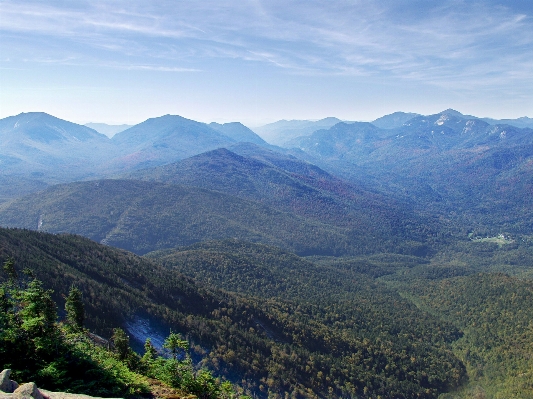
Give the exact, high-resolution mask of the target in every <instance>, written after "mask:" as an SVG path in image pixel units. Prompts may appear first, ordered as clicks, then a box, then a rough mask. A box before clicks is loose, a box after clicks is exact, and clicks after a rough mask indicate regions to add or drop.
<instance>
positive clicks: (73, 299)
mask: <svg viewBox="0 0 533 399" xmlns="http://www.w3.org/2000/svg"><path fill="white" fill-rule="evenodd" d="M65 310H66V312H67V324H68V326H69V327H70V328H71V329H72V330H74V331H81V330H83V322H84V320H85V310H84V308H83V300H82V293H81V291H80V290H79V289H78V288H77V287H74V286H72V287H70V291H69V293H68V296H67V301H66V302H65Z"/></svg>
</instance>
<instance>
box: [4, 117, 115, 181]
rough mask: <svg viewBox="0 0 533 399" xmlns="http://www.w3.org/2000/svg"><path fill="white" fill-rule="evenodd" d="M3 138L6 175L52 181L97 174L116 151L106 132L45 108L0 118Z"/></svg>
mask: <svg viewBox="0 0 533 399" xmlns="http://www.w3.org/2000/svg"><path fill="white" fill-rule="evenodd" d="M0 141H1V143H2V145H1V146H0V165H1V166H2V174H3V175H23V176H26V177H29V176H34V177H37V178H41V179H43V178H44V179H48V180H52V181H54V180H55V181H62V180H63V181H64V180H65V179H76V178H83V177H87V176H91V175H94V169H95V168H97V167H98V165H99V163H100V162H102V161H103V160H105V159H106V158H107V157H109V156H110V154H111V153H112V151H113V148H112V146H111V143H110V141H109V139H108V138H107V137H106V136H104V135H103V134H100V133H98V132H97V131H95V130H93V129H90V128H88V127H86V126H81V125H77V124H75V123H71V122H67V121H65V120H62V119H59V118H56V117H53V116H51V115H48V114H45V113H42V112H30V113H24V114H19V115H16V116H11V117H8V118H4V119H2V120H0Z"/></svg>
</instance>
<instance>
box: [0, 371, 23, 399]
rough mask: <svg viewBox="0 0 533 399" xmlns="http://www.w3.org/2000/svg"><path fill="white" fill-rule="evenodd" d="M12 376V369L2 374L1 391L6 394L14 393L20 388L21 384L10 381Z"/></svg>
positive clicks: (0, 380)
mask: <svg viewBox="0 0 533 399" xmlns="http://www.w3.org/2000/svg"><path fill="white" fill-rule="evenodd" d="M10 375H11V370H10V369H5V370H4V371H2V372H1V373H0V391H2V392H5V393H12V392H14V391H15V389H17V388H18V386H19V384H17V383H16V382H15V381H13V380H10V379H9V376H10ZM0 395H1V393H0Z"/></svg>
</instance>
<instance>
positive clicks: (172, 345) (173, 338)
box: [163, 331, 189, 359]
mask: <svg viewBox="0 0 533 399" xmlns="http://www.w3.org/2000/svg"><path fill="white" fill-rule="evenodd" d="M163 347H164V348H167V349H169V350H170V352H171V353H172V357H173V358H174V359H177V357H178V349H183V350H184V351H185V352H187V350H188V349H189V343H188V342H187V341H185V340H182V339H181V335H179V334H176V333H173V332H172V331H171V332H170V335H169V336H168V337H167V339H165V343H164V344H163Z"/></svg>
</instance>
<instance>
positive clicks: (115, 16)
mask: <svg viewBox="0 0 533 399" xmlns="http://www.w3.org/2000/svg"><path fill="white" fill-rule="evenodd" d="M0 15H1V17H2V18H1V19H0V38H1V40H0V54H1V56H0V68H1V70H2V73H1V74H0V88H1V90H0V92H1V94H0V118H4V117H7V116H11V115H16V114H18V113H20V112H29V111H41V112H47V113H49V114H51V115H54V116H57V117H59V118H62V119H66V120H69V121H73V122H76V123H80V124H86V123H91V122H92V123H107V124H111V125H117V124H118V125H120V124H129V125H132V124H136V123H139V122H142V121H144V120H146V119H148V118H150V117H155V116H160V115H164V114H174V115H181V116H184V117H186V118H190V119H194V120H198V121H201V122H212V121H214V122H220V123H224V122H231V121H239V122H242V123H244V124H246V125H247V126H259V125H264V124H266V123H271V122H274V121H277V120H281V119H303V120H311V119H312V120H318V119H322V118H325V117H328V116H334V117H337V118H339V119H343V120H358V121H359V120H365V121H370V120H374V119H376V118H378V117H381V116H383V115H386V114H390V113H393V112H395V111H403V112H415V113H420V114H426V115H427V114H434V113H437V112H440V111H442V110H444V109H447V108H453V109H455V110H458V111H459V112H461V113H463V114H471V115H475V116H478V117H491V118H495V119H514V118H518V117H522V116H529V117H533V115H532V114H531V110H533V94H532V93H533V79H531V70H532V66H533V51H531V48H533V4H532V3H531V2H528V1H514V2H512V3H507V4H505V5H502V4H500V3H498V2H496V1H492V0H486V1H473V2H470V1H468V2H467V1H460V0H445V1H443V2H439V3H438V4H437V3H433V2H425V1H421V0H417V1H407V0H403V1H384V2H380V3H379V4H376V3H375V2H372V1H358V2H345V1H339V2H333V3H332V2H323V1H310V2H306V3H305V5H302V4H301V3H297V2H281V1H269V2H264V1H259V0H250V1H245V2H233V1H204V2H201V3H198V2H185V3H183V2H181V3H175V2H171V1H163V2H157V4H156V3H146V2H142V1H138V0H134V1H128V2H126V1H123V0H119V1H114V2H112V3H110V2H106V1H98V0H96V1H91V2H89V1H79V2H75V3H69V2H62V1H59V0H52V1H48V2H46V4H44V3H42V2H39V1H31V0H22V1H13V0H3V1H1V2H0Z"/></svg>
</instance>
